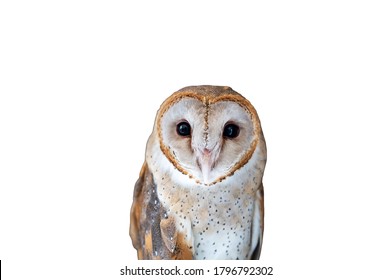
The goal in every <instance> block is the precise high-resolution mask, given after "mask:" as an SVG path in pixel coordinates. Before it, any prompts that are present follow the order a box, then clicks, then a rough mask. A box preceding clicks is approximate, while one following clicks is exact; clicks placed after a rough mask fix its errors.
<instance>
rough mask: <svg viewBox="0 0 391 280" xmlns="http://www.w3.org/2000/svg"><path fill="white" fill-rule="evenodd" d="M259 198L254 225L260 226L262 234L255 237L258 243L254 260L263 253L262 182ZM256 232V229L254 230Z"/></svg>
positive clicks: (253, 256) (252, 257)
mask: <svg viewBox="0 0 391 280" xmlns="http://www.w3.org/2000/svg"><path fill="white" fill-rule="evenodd" d="M257 199H258V203H259V206H258V207H259V212H258V213H259V214H258V213H257V214H255V215H254V221H253V226H259V227H260V229H258V230H260V234H258V235H257V236H255V237H253V238H257V239H258V240H257V244H256V246H255V249H254V251H253V253H252V255H251V259H252V260H259V257H260V255H261V249H262V240H263V225H264V221H263V220H264V201H263V184H262V182H261V183H260V185H259V189H258V191H257ZM258 215H259V216H258ZM253 232H254V230H253Z"/></svg>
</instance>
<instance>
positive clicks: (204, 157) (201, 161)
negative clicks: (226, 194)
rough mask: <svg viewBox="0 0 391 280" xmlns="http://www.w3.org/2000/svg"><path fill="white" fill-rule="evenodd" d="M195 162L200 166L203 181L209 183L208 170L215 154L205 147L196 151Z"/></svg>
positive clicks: (213, 161)
mask: <svg viewBox="0 0 391 280" xmlns="http://www.w3.org/2000/svg"><path fill="white" fill-rule="evenodd" d="M197 162H198V165H199V167H200V168H201V172H202V177H203V181H204V183H205V184H209V183H210V182H209V180H210V172H211V171H212V168H213V166H214V163H215V156H214V155H213V154H212V151H211V150H209V149H206V148H205V149H203V150H202V151H198V153H197Z"/></svg>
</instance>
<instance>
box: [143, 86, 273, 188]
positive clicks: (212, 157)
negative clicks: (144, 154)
mask: <svg viewBox="0 0 391 280" xmlns="http://www.w3.org/2000/svg"><path fill="white" fill-rule="evenodd" d="M151 137H153V140H154V144H155V145H158V146H159V149H160V150H161V152H162V154H163V156H164V157H165V158H166V159H167V160H168V161H169V164H171V165H172V166H173V167H174V168H175V170H177V171H178V172H180V173H182V174H184V175H186V176H188V177H189V178H191V179H193V180H194V182H195V183H197V184H200V185H204V186H211V185H214V184H216V183H219V182H221V181H223V180H225V179H226V178H228V177H229V176H232V175H233V174H234V173H235V172H236V171H237V170H239V169H240V168H242V167H243V166H245V165H246V164H247V163H248V162H249V160H250V159H251V158H252V157H253V156H254V155H256V156H257V157H258V159H261V160H264V161H266V145H265V141H264V137H263V133H262V129H261V124H260V121H259V117H258V115H257V112H256V110H255V109H254V107H253V106H252V105H251V103H250V102H249V101H248V100H247V99H245V98H244V97H243V96H241V95H240V94H239V93H237V92H235V91H234V90H232V89H231V88H230V87H222V86H191V87H185V88H183V89H181V90H179V91H177V92H175V93H174V94H172V95H171V96H170V97H168V98H167V99H166V100H165V101H164V102H163V104H162V105H161V107H160V109H159V110H158V112H157V115H156V119H155V125H154V131H153V133H152V136H151ZM149 141H150V142H151V138H150V140H149Z"/></svg>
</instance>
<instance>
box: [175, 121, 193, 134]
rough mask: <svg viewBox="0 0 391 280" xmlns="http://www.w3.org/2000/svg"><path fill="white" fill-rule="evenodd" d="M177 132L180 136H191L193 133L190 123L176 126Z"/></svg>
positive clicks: (181, 123)
mask: <svg viewBox="0 0 391 280" xmlns="http://www.w3.org/2000/svg"><path fill="white" fill-rule="evenodd" d="M176 132H177V133H178V134H179V135H180V136H189V135H190V133H191V127H190V124H189V123H188V122H180V123H178V124H177V125H176Z"/></svg>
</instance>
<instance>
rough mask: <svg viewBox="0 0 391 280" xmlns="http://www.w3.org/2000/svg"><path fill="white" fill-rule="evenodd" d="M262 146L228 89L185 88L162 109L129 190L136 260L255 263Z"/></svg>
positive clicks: (250, 112)
mask: <svg viewBox="0 0 391 280" xmlns="http://www.w3.org/2000/svg"><path fill="white" fill-rule="evenodd" d="M265 163H266V145H265V141H264V138H263V133H262V130H261V127H260V122H259V119H258V116H257V114H256V111H255V109H254V108H253V107H252V106H251V104H250V103H249V102H248V101H247V100H246V99H244V97H242V96H241V95H239V94H238V93H236V92H234V91H233V90H232V89H231V88H228V87H216V86H198V87H188V88H184V89H182V90H180V91H178V92H176V93H174V94H173V95H172V96H171V97H169V98H168V99H167V100H166V101H165V102H164V103H163V104H162V106H161V108H160V109H159V111H158V114H157V116H156V120H155V126H154V130H153V132H152V134H151V136H150V137H149V140H148V143H147V149H146V160H145V163H144V165H143V168H142V170H141V172H140V178H139V180H138V181H137V183H136V186H135V190H134V201H133V205H132V209H131V221H130V235H131V238H132V241H133V245H134V247H135V248H136V249H137V251H138V258H139V259H257V258H259V254H260V250H261V245H262V237H263V236H262V235H263V216H264V213H263V185H262V177H263V170H264V167H265Z"/></svg>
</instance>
